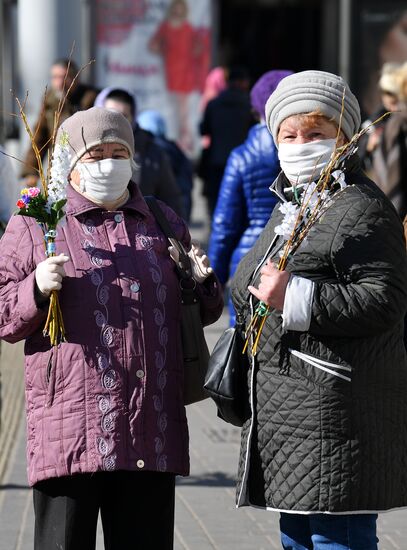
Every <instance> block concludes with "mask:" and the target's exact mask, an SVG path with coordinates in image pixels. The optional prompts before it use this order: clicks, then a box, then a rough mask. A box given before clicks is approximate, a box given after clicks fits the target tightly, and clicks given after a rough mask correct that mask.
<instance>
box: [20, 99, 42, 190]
mask: <svg viewBox="0 0 407 550" xmlns="http://www.w3.org/2000/svg"><path fill="white" fill-rule="evenodd" d="M27 96H28V94H27ZM27 96H26V98H27ZM16 102H17V105H18V107H19V110H20V118H21V120H22V121H23V124H24V127H25V130H26V132H27V134H28V135H29V137H30V141H31V147H32V148H33V151H34V155H35V158H36V159H37V162H38V175H39V177H40V181H41V185H42V189H43V191H44V195H45V197H47V195H48V190H47V182H46V179H45V174H44V169H43V167H42V159H41V153H40V151H39V149H38V146H37V144H36V143H35V139H34V135H33V132H32V130H31V127H30V125H29V124H28V120H27V116H26V114H25V112H24V108H23V105H21V102H20V100H19V99H18V97H16Z"/></svg>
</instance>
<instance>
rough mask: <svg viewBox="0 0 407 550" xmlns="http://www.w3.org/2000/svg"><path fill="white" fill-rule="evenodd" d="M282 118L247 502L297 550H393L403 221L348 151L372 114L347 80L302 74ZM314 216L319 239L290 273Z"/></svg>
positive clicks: (245, 457)
mask: <svg viewBox="0 0 407 550" xmlns="http://www.w3.org/2000/svg"><path fill="white" fill-rule="evenodd" d="M266 121H267V125H268V128H269V131H270V132H271V133H272V135H273V138H274V140H275V142H276V145H277V147H278V149H279V159H280V163H281V168H282V173H281V174H280V175H279V177H278V178H277V180H276V181H275V183H274V184H273V188H272V192H274V193H275V194H276V195H277V196H278V198H279V199H280V201H281V204H280V206H276V208H275V209H274V212H273V214H272V217H271V218H270V221H269V223H268V224H267V226H266V227H265V229H264V230H263V232H262V234H261V235H260V237H259V239H258V240H257V242H256V244H255V245H254V246H253V248H252V249H251V250H250V252H249V253H248V254H247V255H246V256H245V257H244V259H243V260H242V261H241V262H240V264H239V267H238V269H237V272H236V275H235V277H234V280H233V282H232V296H233V301H234V305H235V308H236V312H237V315H238V316H240V317H241V318H242V319H243V320H244V322H245V324H246V328H247V327H248V326H249V325H250V321H251V320H252V319H253V317H254V316H255V315H256V311H259V310H258V306H259V304H262V305H263V306H264V307H263V312H265V313H266V317H265V318H264V317H262V316H261V315H262V312H261V311H260V316H258V317H257V322H255V323H254V329H253V330H252V331H251V336H250V340H251V345H250V346H249V356H250V372H249V386H250V409H251V415H250V418H248V419H247V421H246V422H245V423H244V426H243V430H242V444H241V455H240V466H239V474H238V491H237V501H238V506H245V505H246V506H247V505H250V506H256V507H262V508H265V509H267V510H273V511H278V512H280V513H281V516H280V528H281V541H282V546H283V547H284V548H285V549H295V550H300V549H301V550H303V549H322V548H327V547H328V546H329V548H330V549H334V550H337V549H342V550H343V549H351V550H373V549H377V543H378V539H377V536H376V520H377V514H378V512H384V511H388V510H391V509H395V508H399V507H403V506H406V505H407V398H406V395H407V359H406V352H405V348H404V344H403V317H404V314H405V312H406V308H407V289H406V280H407V263H406V253H405V244H404V237H403V230H402V225H401V222H400V220H399V218H398V216H397V213H396V211H395V210H394V208H393V206H392V205H391V203H390V202H389V201H388V199H387V198H386V197H385V196H384V194H383V193H382V192H381V191H380V190H379V189H378V187H377V186H376V185H375V184H374V183H373V182H372V181H370V180H369V179H368V178H367V177H366V176H365V174H364V173H363V172H362V171H361V169H360V168H359V165H358V159H357V156H356V155H355V154H351V153H353V152H354V147H349V146H346V144H347V143H349V141H350V140H351V139H352V136H354V135H355V133H356V132H357V131H358V129H359V125H360V111H359V105H358V102H357V100H356V98H355V96H354V95H353V94H352V92H351V91H350V90H349V88H348V86H347V84H346V82H344V81H343V79H342V78H340V77H338V76H336V75H333V74H330V73H325V72H320V71H305V72H301V73H297V74H294V75H291V76H288V77H286V78H285V79H284V80H282V81H281V82H280V84H279V85H278V87H277V89H276V90H275V92H274V93H273V94H272V95H271V96H270V98H269V100H268V102H267V105H266ZM342 146H345V149H342V151H344V154H343V155H342V156H341V158H340V159H339V160H338V162H336V163H334V162H333V160H332V159H334V158H337V157H338V154H337V153H338V149H339V148H340V147H342ZM333 168H335V170H333ZM324 174H326V175H327V177H326V179H324V178H325V176H324ZM321 175H322V176H321ZM320 176H321V178H322V179H321V178H320ZM318 181H319V185H316V184H315V182H318ZM322 181H326V182H327V183H326V186H325V188H324V189H322V188H321V182H322ZM305 205H307V207H308V209H307V208H305ZM299 212H300V217H302V220H303V222H302V223H303V225H302V226H301V227H300V228H299V229H298V230H297V233H296V235H297V236H296V238H295V242H297V243H298V242H299V237H298V235H299V234H300V233H301V231H302V230H304V231H305V233H303V235H304V234H306V238H305V239H304V240H302V242H301V243H300V244H299V246H298V247H297V248H296V247H295V246H294V247H293V249H292V250H291V253H290V254H289V256H288V261H287V263H286V265H285V268H284V269H283V270H278V269H277V267H276V264H277V262H278V260H279V259H280V257H281V251H283V250H285V245H286V243H287V240H288V239H289V238H290V236H291V235H292V232H293V229H294V227H295V225H296V223H297V220H298V219H299V218H298V213H299ZM301 212H302V214H301ZM313 212H314V213H317V215H315V216H314V218H313V221H310V219H311V220H312V213H313ZM310 216H311V218H310ZM263 319H264V323H263V326H262V328H260V323H259V320H263ZM249 333H250V328H249ZM256 339H257V350H256V348H255V347H253V346H255V345H256ZM255 352H256V353H255Z"/></svg>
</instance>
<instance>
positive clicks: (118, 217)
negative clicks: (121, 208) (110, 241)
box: [114, 214, 123, 223]
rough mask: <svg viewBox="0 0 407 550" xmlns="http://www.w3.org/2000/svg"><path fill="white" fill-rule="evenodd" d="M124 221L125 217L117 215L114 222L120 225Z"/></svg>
mask: <svg viewBox="0 0 407 550" xmlns="http://www.w3.org/2000/svg"><path fill="white" fill-rule="evenodd" d="M122 220H123V216H122V215H121V214H116V215H115V217H114V221H115V222H116V223H120V222H121V221H122Z"/></svg>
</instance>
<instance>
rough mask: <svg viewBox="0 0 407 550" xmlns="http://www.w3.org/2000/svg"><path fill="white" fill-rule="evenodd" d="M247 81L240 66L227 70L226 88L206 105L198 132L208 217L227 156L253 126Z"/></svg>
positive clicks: (215, 197)
mask: <svg viewBox="0 0 407 550" xmlns="http://www.w3.org/2000/svg"><path fill="white" fill-rule="evenodd" d="M249 87H250V78H249V74H248V72H247V70H246V69H245V68H243V67H234V68H231V69H230V71H229V73H228V77H227V88H226V89H225V90H224V91H223V92H221V93H220V94H219V95H218V96H217V97H216V98H215V99H212V100H211V101H209V103H208V104H207V106H206V109H205V112H204V115H203V119H202V122H201V124H200V132H201V135H203V136H209V139H210V145H209V148H208V162H207V171H208V176H207V179H206V180H205V181H204V189H203V194H204V195H205V196H206V198H207V201H208V210H209V215H210V218H212V216H213V212H214V210H215V206H216V201H217V199H218V193H219V187H220V183H221V181H222V177H223V172H224V170H225V166H226V162H227V159H228V156H229V154H230V152H231V151H232V149H234V148H235V147H237V146H238V145H240V144H241V143H243V141H244V140H245V139H246V136H247V132H248V131H249V128H250V126H252V125H253V124H254V123H255V120H254V117H253V115H252V112H251V105H250V97H249Z"/></svg>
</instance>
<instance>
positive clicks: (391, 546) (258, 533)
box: [0, 196, 407, 550]
mask: <svg viewBox="0 0 407 550" xmlns="http://www.w3.org/2000/svg"><path fill="white" fill-rule="evenodd" d="M196 198H197V200H196V201H195V210H194V212H195V214H194V220H195V221H196V220H198V223H195V226H194V227H193V236H194V237H195V238H197V239H198V240H200V241H201V242H205V240H206V235H207V223H205V212H204V205H203V201H202V200H199V197H198V196H197V197H196ZM226 325H227V313H226V311H225V313H224V315H223V316H222V318H221V319H220V320H219V321H218V322H217V323H216V324H215V325H212V326H211V327H208V328H207V329H206V335H207V339H208V343H209V347H210V348H211V347H213V345H214V343H215V342H216V340H217V338H218V337H219V335H220V334H221V332H222V330H223V329H224V328H225V327H226ZM0 364H1V373H2V385H3V395H4V403H3V414H2V429H1V432H0V550H32V547H33V523H34V518H33V510H32V491H31V489H30V488H29V487H28V486H27V477H26V462H25V415H24V410H23V373H22V345H21V344H18V345H14V346H9V345H7V344H4V343H2V348H1V357H0ZM187 412H188V419H189V426H190V437H191V446H190V449H191V476H190V477H189V478H179V479H178V486H177V492H176V526H175V550H208V549H216V550H229V549H230V550H231V549H236V548H239V550H263V549H264V550H266V549H267V550H269V549H278V548H281V547H280V544H279V535H278V515H277V514H275V513H271V512H265V511H262V510H256V509H253V508H242V509H239V510H236V508H235V504H234V502H235V498H234V493H235V491H234V483H235V473H236V469H237V460H238V452H239V437H240V430H239V429H238V428H234V427H233V426H229V425H228V424H225V423H224V422H222V421H221V420H219V419H218V418H217V417H216V411H215V407H214V405H213V404H212V403H211V402H210V401H209V400H206V401H204V402H202V403H199V404H195V405H192V406H190V407H188V408H187ZM157 498H159V496H158V495H157ZM379 537H380V540H381V544H380V549H381V550H406V549H407V510H406V511H399V512H394V513H389V514H383V515H381V516H380V519H379ZM97 550H103V542H102V534H101V530H100V527H99V529H98V543H97ZM122 550H130V549H122ZM143 550H159V549H156V548H151V549H150V548H146V549H143Z"/></svg>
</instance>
